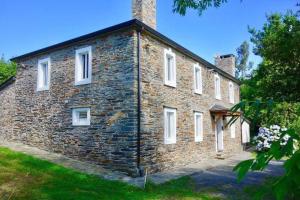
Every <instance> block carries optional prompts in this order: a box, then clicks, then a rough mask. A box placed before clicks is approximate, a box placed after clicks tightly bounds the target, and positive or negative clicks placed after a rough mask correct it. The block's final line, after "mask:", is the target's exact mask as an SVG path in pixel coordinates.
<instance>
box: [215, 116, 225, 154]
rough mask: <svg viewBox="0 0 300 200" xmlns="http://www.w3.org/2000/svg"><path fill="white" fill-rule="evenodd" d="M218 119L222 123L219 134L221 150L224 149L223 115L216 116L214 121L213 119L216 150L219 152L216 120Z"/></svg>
mask: <svg viewBox="0 0 300 200" xmlns="http://www.w3.org/2000/svg"><path fill="white" fill-rule="evenodd" d="M219 120H220V122H221V125H222V129H221V134H222V151H224V130H223V127H224V124H223V117H222V116H221V117H219V118H218V117H216V121H215V137H216V152H219V149H218V121H219Z"/></svg>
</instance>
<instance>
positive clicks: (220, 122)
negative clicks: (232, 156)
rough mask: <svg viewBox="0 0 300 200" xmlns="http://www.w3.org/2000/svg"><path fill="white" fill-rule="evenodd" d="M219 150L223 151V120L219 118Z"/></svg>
mask: <svg viewBox="0 0 300 200" xmlns="http://www.w3.org/2000/svg"><path fill="white" fill-rule="evenodd" d="M216 137H217V151H218V152H219V151H223V149H224V147H223V120H222V118H221V119H218V121H217V123H216Z"/></svg>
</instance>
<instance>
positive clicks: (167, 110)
mask: <svg viewBox="0 0 300 200" xmlns="http://www.w3.org/2000/svg"><path fill="white" fill-rule="evenodd" d="M168 113H173V114H174V121H173V124H172V122H171V123H169V121H168ZM169 124H171V126H173V127H169V126H168V125H169ZM176 127H177V119H176V109H174V108H164V143H165V144H175V143H176ZM169 128H171V129H172V130H173V132H172V133H171V134H170V135H171V136H170V137H168V131H169Z"/></svg>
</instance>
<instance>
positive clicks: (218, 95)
mask: <svg viewBox="0 0 300 200" xmlns="http://www.w3.org/2000/svg"><path fill="white" fill-rule="evenodd" d="M217 80H219V81H217ZM214 81H215V97H216V99H218V100H221V78H220V76H219V75H218V74H215V79H214Z"/></svg>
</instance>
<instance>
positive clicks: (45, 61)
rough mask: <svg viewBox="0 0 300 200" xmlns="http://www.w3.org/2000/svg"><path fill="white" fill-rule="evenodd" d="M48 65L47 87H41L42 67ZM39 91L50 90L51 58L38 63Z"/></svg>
mask: <svg viewBox="0 0 300 200" xmlns="http://www.w3.org/2000/svg"><path fill="white" fill-rule="evenodd" d="M45 63H47V68H48V70H47V71H48V77H47V85H41V78H42V77H41V76H42V67H43V66H42V65H43V64H45ZM37 71H38V73H37V87H36V88H37V91H46V90H49V88H50V79H51V59H50V57H47V58H44V59H40V60H39V61H38V69H37Z"/></svg>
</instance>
